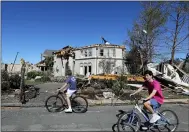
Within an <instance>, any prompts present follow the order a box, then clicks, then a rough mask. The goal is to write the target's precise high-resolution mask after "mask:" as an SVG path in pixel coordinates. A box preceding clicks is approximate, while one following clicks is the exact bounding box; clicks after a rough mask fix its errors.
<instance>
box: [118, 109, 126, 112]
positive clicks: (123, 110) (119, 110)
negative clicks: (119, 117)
mask: <svg viewBox="0 0 189 132" xmlns="http://www.w3.org/2000/svg"><path fill="white" fill-rule="evenodd" d="M118 111H119V112H120V113H125V112H126V111H124V110H118Z"/></svg>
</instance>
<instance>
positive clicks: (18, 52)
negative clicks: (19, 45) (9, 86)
mask: <svg viewBox="0 0 189 132" xmlns="http://www.w3.org/2000/svg"><path fill="white" fill-rule="evenodd" d="M18 53H19V52H17V53H16V57H15V59H14V63H13V65H12V69H11V72H12V70H13V67H14V64H15V61H16V58H17V56H18Z"/></svg>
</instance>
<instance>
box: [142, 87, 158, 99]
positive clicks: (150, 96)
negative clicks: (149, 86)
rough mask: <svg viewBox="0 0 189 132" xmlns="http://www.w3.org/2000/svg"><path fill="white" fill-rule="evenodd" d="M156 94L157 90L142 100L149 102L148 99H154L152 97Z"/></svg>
mask: <svg viewBox="0 0 189 132" xmlns="http://www.w3.org/2000/svg"><path fill="white" fill-rule="evenodd" d="M156 92H157V90H155V89H154V90H153V91H152V93H151V94H150V95H149V96H148V97H147V98H145V99H144V100H149V99H151V98H152V97H154V95H155V94H156Z"/></svg>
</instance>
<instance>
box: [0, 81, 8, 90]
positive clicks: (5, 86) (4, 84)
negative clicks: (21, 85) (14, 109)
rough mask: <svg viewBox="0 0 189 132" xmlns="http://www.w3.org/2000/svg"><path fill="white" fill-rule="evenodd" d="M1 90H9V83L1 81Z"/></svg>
mask: <svg viewBox="0 0 189 132" xmlns="http://www.w3.org/2000/svg"><path fill="white" fill-rule="evenodd" d="M1 89H2V91H6V90H9V89H10V83H9V81H2V82H1Z"/></svg>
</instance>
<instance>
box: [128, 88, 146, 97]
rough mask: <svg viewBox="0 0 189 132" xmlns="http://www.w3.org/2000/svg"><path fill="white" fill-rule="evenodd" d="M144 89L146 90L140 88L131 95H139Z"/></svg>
mask: <svg viewBox="0 0 189 132" xmlns="http://www.w3.org/2000/svg"><path fill="white" fill-rule="evenodd" d="M143 89H144V87H140V88H139V89H138V90H137V91H135V92H134V93H132V94H130V96H131V95H135V94H137V93H139V92H140V91H142V90H143Z"/></svg>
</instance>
